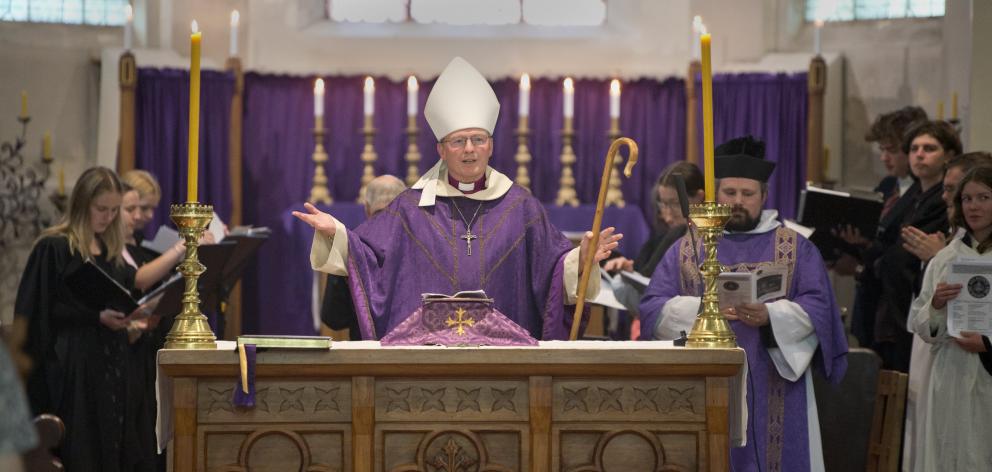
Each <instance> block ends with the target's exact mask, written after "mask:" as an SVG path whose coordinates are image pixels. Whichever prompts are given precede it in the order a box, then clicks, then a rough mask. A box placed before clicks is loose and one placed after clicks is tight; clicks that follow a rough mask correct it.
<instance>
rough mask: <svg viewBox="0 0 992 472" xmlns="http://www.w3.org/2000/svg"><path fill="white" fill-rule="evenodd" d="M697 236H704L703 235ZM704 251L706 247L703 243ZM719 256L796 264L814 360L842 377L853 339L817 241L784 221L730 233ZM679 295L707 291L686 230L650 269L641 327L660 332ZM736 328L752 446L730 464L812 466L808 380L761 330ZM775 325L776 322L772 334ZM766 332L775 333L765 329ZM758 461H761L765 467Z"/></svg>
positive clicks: (738, 266)
mask: <svg viewBox="0 0 992 472" xmlns="http://www.w3.org/2000/svg"><path fill="white" fill-rule="evenodd" d="M696 240H697V241H700V240H701V238H699V237H698V236H697V238H696ZM699 254H700V255H702V254H703V252H702V244H700V245H699ZM717 258H718V259H719V261H720V263H721V264H723V265H725V266H729V267H730V268H731V270H733V271H734V272H740V271H744V270H754V269H756V268H758V267H759V266H762V265H768V264H776V263H778V264H782V265H787V266H788V267H789V278H790V281H789V291H788V293H787V294H786V299H787V300H791V301H793V302H795V303H797V304H799V305H800V306H801V307H802V308H803V310H804V311H805V312H806V313H807V314H808V315H809V318H810V321H811V322H812V324H813V329H814V331H815V333H816V337H817V339H818V340H819V347H818V348H817V351H816V353H815V354H814V356H813V361H812V363H811V367H813V368H817V369H820V371H821V372H822V373H823V374H824V377H826V378H827V379H828V380H829V381H831V382H833V383H837V382H840V380H841V379H842V378H843V377H844V373H845V371H846V370H847V350H848V348H847V339H846V337H845V335H844V327H843V324H842V323H841V318H840V311H839V310H838V308H837V306H836V302H835V298H834V293H833V289H832V288H831V285H830V280H829V279H828V278H827V271H826V268H825V267H824V266H823V259H822V257H821V256H820V252H819V251H818V250H817V249H816V246H814V245H813V244H812V243H810V242H809V240H807V239H806V238H804V237H802V236H800V235H798V234H796V233H795V232H794V231H792V230H789V229H786V228H783V227H778V228H776V229H773V230H771V231H768V232H765V233H759V234H743V233H736V234H724V235H723V238H722V239H721V240H720V243H719V246H718V249H717ZM675 274H678V276H677V277H676V276H675ZM679 295H684V296H697V297H698V296H701V295H702V280H701V278H700V274H699V270H698V269H697V268H696V266H695V263H694V262H693V257H692V248H691V243H689V242H688V239H687V238H685V237H683V238H682V239H680V240H679V242H678V243H676V244H674V245H672V247H671V248H670V249H669V250H668V252H667V253H665V257H664V258H663V259H662V261H661V263H659V264H658V267H657V268H656V269H655V272H654V274H653V275H652V276H651V283H650V285H649V286H648V288H647V289H646V291H645V293H644V297H643V298H642V299H641V304H640V309H641V316H642V320H641V326H642V327H643V328H642V329H643V331H642V332H646V333H650V335H653V334H654V331H655V326H657V324H658V322H659V321H660V316H661V309H662V307H664V305H665V303H666V302H668V300H670V299H672V298H673V297H675V296H679ZM730 327H731V328H732V329H733V330H734V333H735V334H736V335H737V344H738V345H739V346H740V347H741V348H743V349H744V350H745V351H746V353H747V361H748V365H749V378H748V387H747V388H748V392H747V403H748V412H749V413H748V415H749V416H748V431H747V445H746V446H744V447H740V448H732V449H731V451H730V457H731V470H734V471H758V470H760V471H804V470H809V469H810V463H809V452H810V451H809V433H808V429H807V418H806V412H807V405H806V383H805V379H804V378H803V377H800V378H799V380H797V381H796V382H790V381H788V380H786V379H784V378H782V377H781V376H780V375H779V373H778V371H777V370H776V368H775V365H774V363H773V362H772V359H771V357H769V355H768V347H767V346H766V345H765V343H764V342H763V341H762V335H761V330H759V329H757V328H753V327H751V326H748V325H746V324H744V323H743V322H740V321H731V322H730ZM770 332H771V331H770V327H769V329H768V331H767V333H770ZM767 337H770V336H767V334H766V339H767ZM756 400H757V401H756ZM756 461H760V467H759V466H758V464H757V463H756Z"/></svg>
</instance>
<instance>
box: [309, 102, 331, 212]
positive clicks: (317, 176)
mask: <svg viewBox="0 0 992 472" xmlns="http://www.w3.org/2000/svg"><path fill="white" fill-rule="evenodd" d="M313 142H314V148H313V186H312V187H310V200H309V201H310V202H312V203H323V204H325V205H330V204H331V203H334V199H333V198H331V191H330V190H329V189H328V188H327V174H325V173H324V163H325V162H327V152H326V151H324V117H323V116H318V117H317V118H316V120H315V121H314V125H313Z"/></svg>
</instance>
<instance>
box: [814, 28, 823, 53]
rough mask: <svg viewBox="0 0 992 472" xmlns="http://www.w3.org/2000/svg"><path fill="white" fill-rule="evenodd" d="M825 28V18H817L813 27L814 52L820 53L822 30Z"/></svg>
mask: <svg viewBox="0 0 992 472" xmlns="http://www.w3.org/2000/svg"><path fill="white" fill-rule="evenodd" d="M822 29H823V20H816V22H815V23H814V27H813V54H815V55H817V56H819V55H820V30H822Z"/></svg>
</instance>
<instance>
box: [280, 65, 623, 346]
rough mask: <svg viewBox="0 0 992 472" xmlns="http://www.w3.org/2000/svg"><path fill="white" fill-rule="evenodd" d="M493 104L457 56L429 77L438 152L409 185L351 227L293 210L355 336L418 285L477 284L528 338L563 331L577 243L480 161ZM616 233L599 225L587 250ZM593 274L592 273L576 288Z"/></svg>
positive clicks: (377, 333) (594, 283) (401, 304)
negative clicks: (348, 302) (345, 296)
mask: <svg viewBox="0 0 992 472" xmlns="http://www.w3.org/2000/svg"><path fill="white" fill-rule="evenodd" d="M498 114H499V102H498V101H497V100H496V94H495V93H494V92H493V90H492V87H491V86H490V85H489V83H488V82H487V81H486V79H485V78H484V77H483V76H482V75H481V74H480V73H479V72H478V71H477V70H475V68H473V67H472V66H471V65H470V64H469V63H468V62H466V61H465V60H463V59H461V58H455V59H454V60H452V61H451V63H450V64H448V66H447V67H446V68H445V70H444V72H442V73H441V75H440V76H439V77H438V79H437V81H436V82H435V84H434V88H433V89H432V90H431V93H430V96H429V97H428V98H427V103H426V104H425V107H424V115H425V117H426V118H427V122H428V124H429V125H430V126H431V130H432V131H433V132H434V135H435V136H436V137H437V139H438V144H437V152H438V154H439V155H440V157H441V159H440V160H439V161H438V163H437V164H436V165H435V166H434V167H432V168H431V169H430V170H429V171H428V172H427V173H426V174H425V175H424V176H423V177H422V178H421V179H420V180H419V181H418V182H417V183H416V184H414V186H413V188H411V189H409V190H407V191H405V192H403V193H402V194H400V195H399V196H398V197H396V199H395V200H393V202H392V203H391V204H390V205H389V206H388V207H387V208H386V209H385V210H384V211H381V212H380V213H379V214H377V215H376V216H374V217H372V218H371V219H369V220H368V221H366V222H365V223H363V224H362V225H361V226H359V227H358V228H356V229H355V230H353V231H352V230H348V229H346V228H345V227H344V226H343V225H342V224H341V223H340V222H339V221H337V220H336V219H334V218H333V217H332V216H331V215H328V214H326V213H323V212H320V211H318V210H317V209H316V208H314V207H313V205H310V204H307V205H306V207H307V211H308V212H307V213H302V212H294V215H295V216H296V217H298V218H300V219H301V220H303V221H305V222H307V223H308V224H310V225H311V226H313V227H314V228H315V232H314V242H313V247H312V248H311V253H310V262H311V265H312V266H313V268H314V269H316V270H321V271H324V272H328V273H331V274H335V275H341V276H347V277H348V285H349V287H350V290H351V295H352V299H353V300H354V302H355V311H356V313H357V316H358V325H359V328H360V330H361V333H362V337H363V338H364V339H380V338H382V337H383V336H384V335H386V334H387V333H389V332H390V331H392V330H393V328H395V327H396V326H397V325H398V324H400V323H401V322H402V321H403V320H404V319H406V318H407V317H408V316H410V315H411V314H412V313H413V312H414V311H415V310H416V309H417V308H418V307H419V306H420V304H421V294H424V293H443V294H454V293H455V292H458V291H463V290H484V291H485V292H486V294H487V295H488V296H489V297H491V298H493V299H494V304H495V308H496V309H497V310H498V311H499V312H501V313H503V314H505V315H506V316H507V317H508V318H510V319H511V320H513V321H514V322H515V323H517V324H518V325H520V326H521V327H523V328H524V329H526V330H527V331H528V332H529V333H530V334H531V336H533V337H534V338H536V339H566V338H567V337H568V334H569V328H570V327H571V316H566V315H570V314H571V312H570V311H567V310H566V305H572V304H574V303H575V298H576V296H577V295H576V292H577V286H578V280H579V270H580V267H579V261H580V260H583V256H584V254H585V251H586V247H587V246H588V245H589V242H590V241H591V239H592V234H591V233H588V234H587V235H586V237H585V238H584V239H583V241H582V244H581V246H580V248H575V249H573V248H572V245H571V243H570V242H569V241H568V239H566V238H565V236H564V235H562V234H561V232H560V231H558V230H557V229H556V228H555V227H554V226H553V225H552V224H551V222H550V221H548V217H547V214H546V213H545V211H544V207H543V206H542V205H541V203H540V202H538V201H537V199H535V198H534V197H533V196H532V195H531V194H530V192H529V191H527V190H526V189H524V188H523V187H520V186H518V185H515V184H513V182H512V181H510V179H509V178H507V177H506V176H505V175H503V174H501V173H499V172H498V171H496V170H495V169H493V168H491V167H489V166H488V164H489V158H490V157H491V156H492V152H493V149H492V144H493V141H492V132H493V128H494V127H495V126H496V118H497V116H498ZM620 238H621V235H619V234H616V235H615V234H613V228H607V229H606V230H604V231H603V232H602V233H601V234H600V238H599V244H598V247H596V248H595V249H596V253H595V255H594V260H595V261H596V262H598V261H600V260H602V259H604V258H605V257H606V256H607V255H609V253H610V251H611V250H612V249H613V248H615V247H616V246H617V241H619V239H620ZM598 290H599V278H598V277H590V283H589V286H588V292H587V294H586V298H588V299H592V298H595V296H596V295H597V293H598Z"/></svg>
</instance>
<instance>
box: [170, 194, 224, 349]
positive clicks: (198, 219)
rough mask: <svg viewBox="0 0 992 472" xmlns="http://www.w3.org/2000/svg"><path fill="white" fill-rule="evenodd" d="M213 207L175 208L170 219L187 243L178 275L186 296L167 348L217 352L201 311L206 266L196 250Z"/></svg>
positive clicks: (183, 205) (171, 331) (183, 206)
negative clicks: (200, 282)
mask: <svg viewBox="0 0 992 472" xmlns="http://www.w3.org/2000/svg"><path fill="white" fill-rule="evenodd" d="M213 214H214V207H212V206H210V205H204V204H201V203H197V202H186V203H184V204H181V205H172V211H171V212H170V216H171V217H172V221H174V222H175V223H176V226H178V227H179V235H180V236H182V238H183V239H184V240H185V241H186V256H185V257H184V258H183V262H182V263H181V264H179V273H181V274H183V278H184V279H185V281H186V291H185V292H184V293H183V311H182V313H180V314H179V315H178V316H176V320H175V321H174V322H173V324H172V329H171V330H169V334H168V335H166V337H165V348H166V349H216V348H217V343H216V342H215V341H216V339H217V338H216V337H215V336H214V332H213V331H212V330H211V329H210V324H209V323H207V317H206V316H204V315H203V313H201V312H200V294H199V291H198V290H197V287H196V283H197V281H198V280H199V279H200V275H201V274H203V272H204V271H206V269H207V268H206V267H204V266H203V264H200V260H199V259H198V258H197V255H196V251H197V249H198V248H199V246H200V235H201V234H203V230H205V229H207V225H209V224H210V220H211V219H212V218H213Z"/></svg>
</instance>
